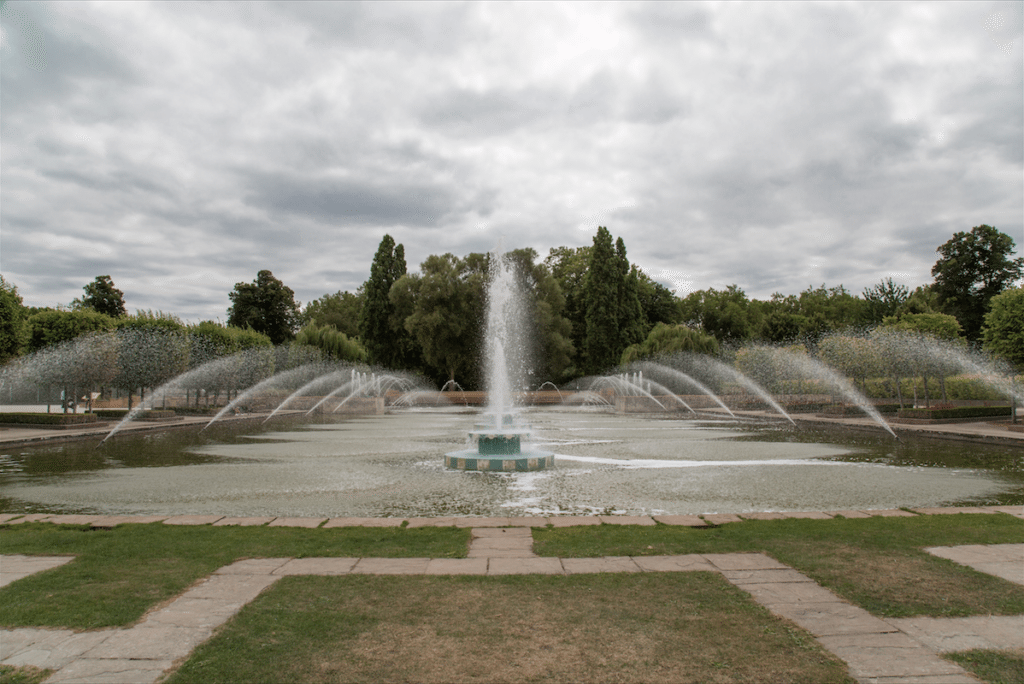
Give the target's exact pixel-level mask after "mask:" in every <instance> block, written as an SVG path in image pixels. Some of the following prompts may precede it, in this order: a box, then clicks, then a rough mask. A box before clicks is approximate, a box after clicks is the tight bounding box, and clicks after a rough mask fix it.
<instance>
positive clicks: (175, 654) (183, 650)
mask: <svg viewBox="0 0 1024 684" xmlns="http://www.w3.org/2000/svg"><path fill="white" fill-rule="evenodd" d="M209 636H210V630H208V629H193V628H190V627H177V626H174V625H162V626H148V627H142V626H137V627H135V628H133V629H118V630H114V632H113V634H111V635H110V636H109V637H108V638H106V639H104V640H103V642H102V643H100V644H98V645H97V646H96V647H95V648H93V649H90V650H89V651H87V652H86V653H85V654H84V657H85V658H87V659H106V658H109V659H121V658H127V659H129V660H170V661H174V660H177V659H178V658H184V657H185V656H187V655H188V654H189V653H190V652H191V651H192V649H193V648H195V647H196V646H198V645H199V644H201V643H202V642H204V641H206V639H208V638H209Z"/></svg>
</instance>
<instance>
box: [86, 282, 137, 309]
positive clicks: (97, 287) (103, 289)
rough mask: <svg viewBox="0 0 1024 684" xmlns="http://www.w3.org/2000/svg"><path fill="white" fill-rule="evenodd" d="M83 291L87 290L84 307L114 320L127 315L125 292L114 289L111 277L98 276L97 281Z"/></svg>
mask: <svg viewBox="0 0 1024 684" xmlns="http://www.w3.org/2000/svg"><path fill="white" fill-rule="evenodd" d="M82 289H83V290H85V296H84V297H83V298H82V306H86V307H88V308H90V309H92V310H93V311H99V312H100V313H103V314H107V315H108V316H111V317H113V318H119V317H121V316H124V315H125V314H126V313H127V312H126V311H125V308H124V292H121V290H118V289H117V288H116V287H114V281H113V280H111V278H110V276H108V275H101V276H96V280H94V281H93V282H91V283H89V284H88V285H86V286H85V287H84V288H82Z"/></svg>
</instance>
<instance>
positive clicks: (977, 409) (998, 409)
mask: <svg viewBox="0 0 1024 684" xmlns="http://www.w3.org/2000/svg"><path fill="white" fill-rule="evenodd" d="M897 415H898V416H899V417H900V418H914V419H917V420H948V419H951V418H986V417H989V416H993V417H1002V416H1009V415H1010V407H1009V406H961V407H960V408H943V409H926V408H924V409H922V408H918V409H900V411H899V413H898V414H897Z"/></svg>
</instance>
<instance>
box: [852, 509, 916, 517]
mask: <svg viewBox="0 0 1024 684" xmlns="http://www.w3.org/2000/svg"><path fill="white" fill-rule="evenodd" d="M861 513H867V514H868V515H870V516H872V517H876V518H913V517H916V516H917V513H911V512H910V511H904V510H902V509H900V508H879V509H874V508H872V509H864V510H862V511H861Z"/></svg>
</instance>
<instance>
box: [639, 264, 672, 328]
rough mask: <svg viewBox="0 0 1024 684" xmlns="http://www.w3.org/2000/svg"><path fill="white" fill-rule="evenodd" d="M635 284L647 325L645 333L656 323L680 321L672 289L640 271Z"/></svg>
mask: <svg viewBox="0 0 1024 684" xmlns="http://www.w3.org/2000/svg"><path fill="white" fill-rule="evenodd" d="M637 286H638V292H637V296H638V297H639V299H640V307H641V308H642V309H643V313H644V321H645V322H646V323H647V327H648V329H647V330H646V331H645V334H647V333H650V331H651V328H653V326H655V325H657V324H658V323H668V324H670V325H671V324H675V323H680V322H682V321H680V318H679V300H677V299H676V296H675V295H674V294H672V290H670V289H668V288H667V287H665V286H664V285H662V284H661V283H659V282H655V281H654V280H652V279H651V278H650V276H648V275H647V274H646V273H644V272H642V271H640V272H639V273H638V277H637Z"/></svg>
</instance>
